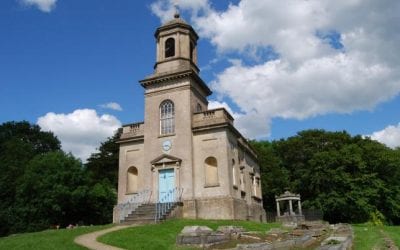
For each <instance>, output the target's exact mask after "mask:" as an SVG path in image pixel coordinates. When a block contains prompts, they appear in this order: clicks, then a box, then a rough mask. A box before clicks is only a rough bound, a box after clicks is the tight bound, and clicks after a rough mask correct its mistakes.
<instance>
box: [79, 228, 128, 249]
mask: <svg viewBox="0 0 400 250" xmlns="http://www.w3.org/2000/svg"><path fill="white" fill-rule="evenodd" d="M132 226H135V225H129V226H114V227H112V228H107V229H103V230H100V231H96V232H92V233H88V234H83V235H80V236H78V237H76V238H75V240H74V242H75V243H76V244H78V245H81V246H84V247H86V248H89V249H94V250H122V248H118V247H114V246H110V245H106V244H103V243H101V242H98V241H97V238H98V237H100V236H102V235H104V234H107V233H111V232H114V231H118V230H121V229H124V228H127V227H132Z"/></svg>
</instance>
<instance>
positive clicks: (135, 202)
mask: <svg viewBox="0 0 400 250" xmlns="http://www.w3.org/2000/svg"><path fill="white" fill-rule="evenodd" d="M151 194H152V191H151V190H150V189H144V190H142V191H140V192H138V193H137V194H134V195H133V196H132V197H131V198H130V199H129V200H128V201H127V202H125V203H121V204H118V205H117V209H118V210H119V222H120V223H121V222H122V221H123V220H124V219H125V218H126V217H127V216H128V215H129V214H131V213H132V212H133V211H135V210H136V209H137V208H138V207H139V206H140V205H143V204H148V203H150V199H151Z"/></svg>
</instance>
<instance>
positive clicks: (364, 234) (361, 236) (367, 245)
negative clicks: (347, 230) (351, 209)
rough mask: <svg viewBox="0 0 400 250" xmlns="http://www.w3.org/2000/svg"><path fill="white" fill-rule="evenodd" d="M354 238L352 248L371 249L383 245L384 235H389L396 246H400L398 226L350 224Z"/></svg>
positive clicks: (399, 227) (399, 228)
mask: <svg viewBox="0 0 400 250" xmlns="http://www.w3.org/2000/svg"><path fill="white" fill-rule="evenodd" d="M352 226H353V230H354V234H355V239H354V249H373V248H377V249H380V248H379V247H383V246H384V235H383V234H382V233H381V230H382V231H383V232H385V233H386V234H387V236H389V237H390V238H391V239H392V240H393V242H394V243H395V244H396V246H398V247H400V226H382V227H379V226H372V225H368V224H357V225H352ZM382 249H383V248H382Z"/></svg>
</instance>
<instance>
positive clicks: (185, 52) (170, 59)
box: [154, 12, 199, 74]
mask: <svg viewBox="0 0 400 250" xmlns="http://www.w3.org/2000/svg"><path fill="white" fill-rule="evenodd" d="M154 36H155V38H156V42H157V59H156V63H155V66H154V69H155V74H164V73H173V72H179V71H184V70H189V69H191V70H193V71H195V72H196V73H199V68H198V66H197V48H196V47H197V40H198V38H199V37H198V35H197V34H196V32H195V31H194V29H193V28H192V26H190V25H189V24H187V23H186V22H185V21H184V20H183V19H182V18H180V15H179V13H178V12H176V13H175V15H174V18H173V19H172V20H171V21H168V22H166V23H165V24H163V25H162V26H161V27H159V28H158V29H157V30H156V32H155V34H154Z"/></svg>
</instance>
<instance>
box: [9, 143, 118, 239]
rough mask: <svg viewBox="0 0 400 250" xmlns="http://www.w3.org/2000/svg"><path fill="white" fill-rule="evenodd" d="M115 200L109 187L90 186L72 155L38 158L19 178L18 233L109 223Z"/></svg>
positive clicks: (59, 153)
mask: <svg viewBox="0 0 400 250" xmlns="http://www.w3.org/2000/svg"><path fill="white" fill-rule="evenodd" d="M114 200H115V193H114V192H113V190H112V189H111V188H110V187H109V185H107V184H103V183H97V184H95V185H94V186H91V185H90V184H89V181H88V177H87V176H86V175H85V172H84V170H83V168H82V164H81V162H80V161H79V160H77V159H76V158H74V157H73V156H72V155H70V154H65V153H64V152H62V151H58V152H51V153H46V154H43V155H38V156H36V157H35V158H34V159H32V160H31V161H30V162H29V164H28V166H27V169H26V171H25V173H24V175H23V176H22V178H21V179H20V185H19V186H18V190H17V197H16V204H17V206H16V208H17V211H18V214H19V216H18V220H16V221H15V230H16V231H18V232H21V231H25V230H26V231H36V230H41V229H45V228H48V227H49V226H50V225H61V226H66V225H68V224H71V223H72V224H76V223H80V224H102V223H109V222H111V219H112V207H113V205H114Z"/></svg>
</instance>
